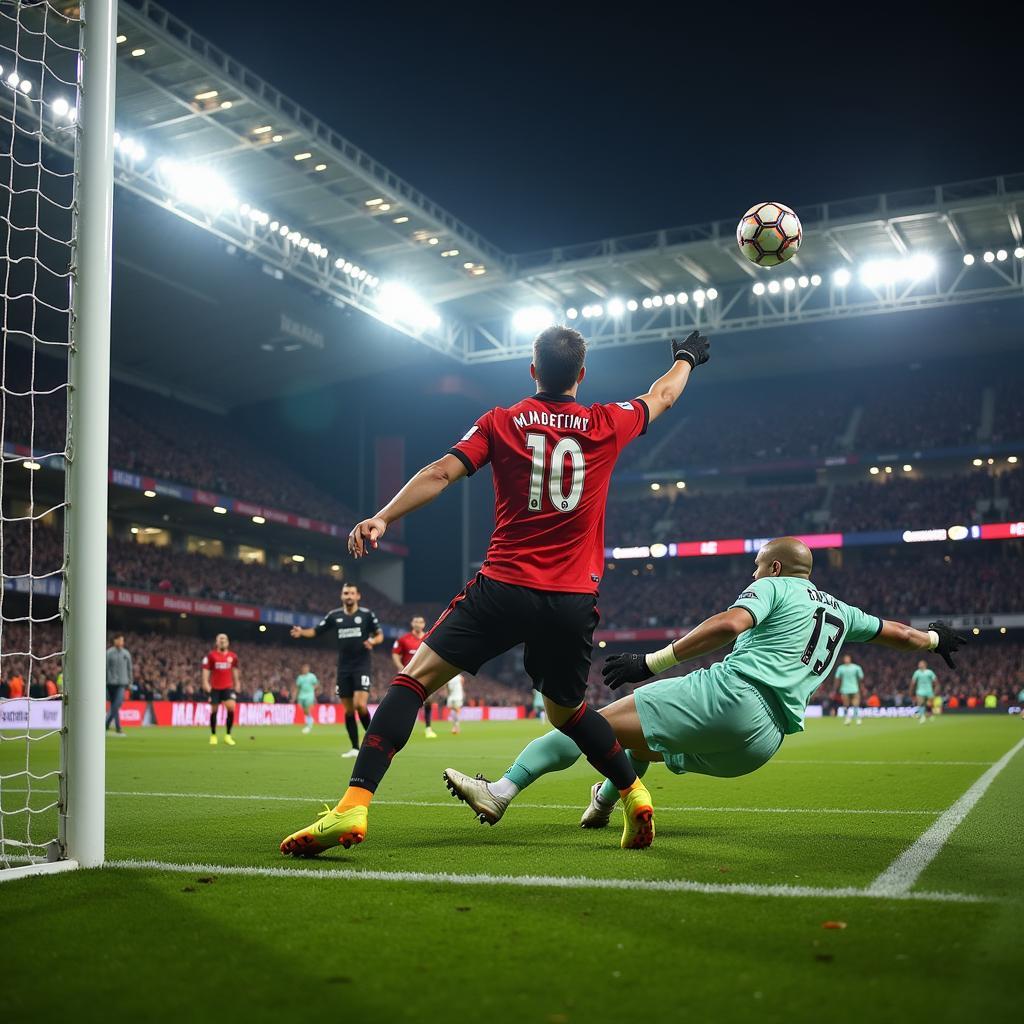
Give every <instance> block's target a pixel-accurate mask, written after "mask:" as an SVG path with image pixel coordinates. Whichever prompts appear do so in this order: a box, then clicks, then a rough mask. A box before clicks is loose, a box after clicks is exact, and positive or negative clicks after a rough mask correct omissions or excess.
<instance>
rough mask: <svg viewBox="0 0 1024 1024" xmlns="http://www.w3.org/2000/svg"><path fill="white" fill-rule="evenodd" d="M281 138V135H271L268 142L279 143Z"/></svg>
mask: <svg viewBox="0 0 1024 1024" xmlns="http://www.w3.org/2000/svg"><path fill="white" fill-rule="evenodd" d="M283 138H284V136H283V135H271V136H270V141H271V142H280V141H281V140H282V139H283Z"/></svg>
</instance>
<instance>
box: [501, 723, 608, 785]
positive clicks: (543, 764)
mask: <svg viewBox="0 0 1024 1024" xmlns="http://www.w3.org/2000/svg"><path fill="white" fill-rule="evenodd" d="M582 756H583V755H582V754H581V753H580V748H579V747H577V746H576V744H575V743H574V742H573V741H572V740H571V739H569V737H568V736H565V735H564V734H562V733H560V732H559V731H558V730H557V729H552V730H551V732H549V733H546V734H545V735H543V736H540V737H538V738H537V739H535V740H534V741H533V742H532V743H530V744H528V745H527V746H526V747H524V748H523V751H522V753H521V754H520V755H519V756H518V757H517V758H516V760H515V763H514V764H513V765H512V767H511V768H509V770H508V771H507V772H505V778H506V779H508V780H509V782H511V783H512V784H513V785H514V786H515V787H516V789H520V790H522V789H526V787H527V786H529V785H530V783H531V782H536V781H537V779H539V778H540V777H541V776H542V775H547V774H548V773H549V772H561V771H565V769H566V768H571V767H572V766H573V765H574V764H575V763H576V762H577V761H578V760H579V759H580V758H581V757H582ZM618 796H619V791H618V790H616V791H615V798H616V799H618Z"/></svg>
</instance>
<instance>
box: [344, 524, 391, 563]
mask: <svg viewBox="0 0 1024 1024" xmlns="http://www.w3.org/2000/svg"><path fill="white" fill-rule="evenodd" d="M387 528H388V524H387V523H385V522H384V520H383V519H379V518H377V517H374V518H372V519H364V520H363V521H362V522H361V523H356V525H355V526H353V527H352V532H351V533H350V534H349V535H348V553H349V554H350V555H351V556H352V557H353V558H362V557H363V555H368V554H369V553H370V552H371V551H373V550H375V549H376V547H377V541H379V540H380V539H381V537H383V536H384V533H385V531H386V530H387Z"/></svg>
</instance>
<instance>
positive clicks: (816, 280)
mask: <svg viewBox="0 0 1024 1024" xmlns="http://www.w3.org/2000/svg"><path fill="white" fill-rule="evenodd" d="M819 284H821V274H811V286H812V287H813V288H817V287H818V285H819Z"/></svg>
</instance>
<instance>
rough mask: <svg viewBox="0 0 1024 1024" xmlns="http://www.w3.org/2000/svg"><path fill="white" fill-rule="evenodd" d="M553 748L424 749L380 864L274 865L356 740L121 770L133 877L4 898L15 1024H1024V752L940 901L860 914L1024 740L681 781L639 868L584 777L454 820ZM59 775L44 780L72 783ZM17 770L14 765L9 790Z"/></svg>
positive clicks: (923, 738) (1003, 725) (293, 735)
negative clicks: (182, 1021) (607, 825)
mask: <svg viewBox="0 0 1024 1024" xmlns="http://www.w3.org/2000/svg"><path fill="white" fill-rule="evenodd" d="M544 728H545V727H544V726H543V725H541V724H539V723H534V722H519V723H510V724H498V723H479V724H468V725H466V726H464V727H463V733H462V735H461V736H458V737H452V736H450V735H449V734H448V733H447V731H446V726H444V725H443V724H442V725H441V726H440V727H439V729H440V738H439V739H437V740H430V741H428V740H425V739H424V738H423V735H422V729H418V730H417V732H416V734H415V736H414V738H413V740H412V741H411V742H410V744H409V746H408V747H407V748H406V750H405V751H403V753H402V754H401V755H399V757H398V758H397V759H396V761H395V764H394V766H393V768H392V771H391V772H390V774H389V775H388V778H387V780H386V781H385V783H384V786H383V787H382V789H381V792H380V798H379V799H378V800H377V801H375V803H374V805H373V808H372V810H371V816H370V831H369V833H368V836H367V841H366V842H365V843H364V844H363V845H362V846H360V847H357V848H355V849H353V850H352V851H350V852H348V853H346V852H345V851H343V850H341V849H339V850H337V851H335V852H332V853H330V854H328V855H325V856H323V857H321V858H319V859H317V860H314V861H308V862H295V861H290V860H286V859H284V858H282V857H281V856H280V854H279V853H278V852H277V843H278V841H279V840H280V838H281V837H283V836H284V835H285V834H286V833H288V832H290V831H292V830H293V829H294V828H296V827H298V826H299V825H302V824H305V823H307V822H308V821H309V820H312V818H313V816H314V815H315V813H316V811H317V810H318V809H319V805H320V804H321V803H322V802H323V801H328V800H329V801H331V802H333V801H334V800H336V799H337V796H338V795H339V794H340V792H341V791H342V789H343V786H344V783H345V780H347V776H348V773H349V770H350V768H351V762H350V761H343V760H341V759H340V758H339V756H338V755H339V753H340V751H341V749H342V748H343V745H344V746H347V744H344V743H343V735H344V731H343V730H342V729H341V728H340V727H339V728H332V729H326V728H325V729H321V730H318V731H316V732H314V733H313V734H312V735H310V736H303V735H301V734H300V733H299V731H298V730H297V729H296V730H294V731H293V730H290V729H289V730H285V729H275V728H265V729H236V731H235V736H236V738H237V740H238V745H237V746H236V747H234V748H229V747H225V746H224V745H223V743H222V744H221V745H219V746H218V747H216V748H212V747H210V746H209V745H208V733H207V732H205V731H201V730H192V729H175V730H170V729H167V730H157V729H144V730H143V729H137V730H133V731H131V732H130V733H129V735H128V736H127V737H126V738H124V739H111V740H109V741H108V744H107V752H108V771H107V778H108V789H109V797H108V804H107V807H108V816H107V855H108V858H109V859H110V860H111V861H112V862H115V863H119V864H123V865H124V866H119V867H108V868H104V869H102V870H99V871H92V872H77V873H69V874H64V875H56V876H51V877H44V878H28V879H23V880H18V881H12V882H10V883H7V884H4V885H3V886H0V927H2V930H3V932H4V933H5V935H6V936H7V944H8V948H10V949H17V950H21V951H23V954H24V955H21V954H19V955H18V956H17V957H15V958H13V959H11V960H10V961H9V963H10V964H11V970H9V971H8V972H7V974H6V979H5V983H4V985H3V986H0V1019H3V1020H11V1021H19V1020H28V1019H47V1018H48V1017H51V1016H54V1015H56V1014H66V1013H68V1012H69V1010H70V1009H71V1008H73V1012H74V1015H75V1017H76V1018H77V1019H79V1020H85V1021H91V1020H103V1021H106V1022H109V1021H110V1020H111V1019H113V1020H127V1019H144V1020H171V1019H175V1018H182V1017H184V1018H186V1019H189V1020H193V1021H197V1020H199V1021H205V1020H208V1019H209V1020H225V1019H229V1020H234V1019H245V1020H247V1021H252V1020H271V1019H275V1020H280V1019H281V1018H282V1017H283V1016H284V1015H288V1016H289V1017H294V1016H295V1015H301V1016H302V1017H308V1016H310V1015H314V1016H316V1017H318V1018H319V1017H321V1016H323V1015H325V1014H326V1015H328V1016H329V1017H330V1018H332V1019H336V1020H342V1021H344V1020H348V1019H359V1020H361V1021H363V1022H368V1021H378V1020H395V1019H399V1020H424V1021H427V1020H431V1021H433V1020H445V1021H448V1020H452V1021H459V1020H476V1019H483V1018H486V1019H489V1020H490V1021H505V1020H509V1021H512V1020H514V1021H516V1022H517V1024H521V1022H524V1021H540V1022H549V1024H569V1022H576V1021H579V1022H584V1021H586V1022H592V1021H604V1020H616V1021H619V1020H629V1019H633V1018H637V1017H645V1018H648V1019H650V1018H652V1017H653V1018H654V1019H672V1020H678V1019H681V1018H685V1017H687V1016H693V1017H695V1018H696V1017H698V1016H708V1015H712V1014H713V1015H714V1016H715V1018H716V1019H718V1020H725V1021H731V1020H738V1019H741V1017H742V1016H743V1015H750V1014H756V1016H757V1019H758V1020H759V1021H775V1020H778V1021H786V1022H791V1021H793V1020H799V1021H803V1020H808V1021H811V1020H813V1021H819V1020H821V1019H822V1018H823V1017H828V1018H829V1019H830V1020H831V1021H847V1020H849V1021H859V1022H860V1021H864V1020H871V1021H889V1020H891V1021H901V1022H906V1021H917V1020H921V1021H947V1020H948V1021H953V1020H958V1021H959V1020H962V1018H963V1017H964V1015H965V1014H968V1013H969V1014H972V1015H975V1016H983V1017H986V1018H987V1019H989V1020H994V1021H998V1020H1009V1019H1011V1017H1012V1018H1013V1019H1017V1018H1016V1015H1017V1012H1018V1010H1019V1000H1020V996H1021V994H1022V988H1024V985H1022V982H1021V971H1020V955H1019V951H1020V948H1021V939H1022V928H1021V924H1020V921H1021V912H1022V910H1024V899H1022V897H1021V891H1020V879H1021V876H1022V869H1024V849H1022V843H1021V835H1022V833H1024V798H1022V795H1021V794H1022V792H1024V750H1022V751H1020V752H1019V753H1018V754H1017V755H1015V756H1014V757H1013V758H1012V759H1011V760H1010V761H1009V762H1008V763H1007V764H1006V766H1005V768H1004V769H1003V770H1002V771H1001V772H1000V773H999V774H998V776H997V777H996V778H995V779H994V781H993V782H992V784H991V786H990V787H989V788H988V790H987V791H986V792H985V794H984V796H983V797H982V798H981V800H980V802H978V803H977V805H976V806H974V807H973V809H971V810H970V813H969V814H968V815H967V817H966V818H965V820H964V821H963V822H962V824H960V825H959V826H958V827H957V828H956V829H955V830H954V831H953V832H952V834H951V835H949V837H948V839H947V840H946V841H945V842H941V841H940V842H939V843H937V844H936V847H935V848H938V852H937V854H936V855H935V856H934V857H933V858H932V859H931V860H930V862H929V863H928V866H927V867H926V868H925V870H924V871H923V873H922V874H921V876H920V878H919V879H917V881H916V883H915V884H914V885H913V887H912V888H911V890H910V895H914V894H918V895H919V894H933V895H932V896H928V897H927V898H913V899H908V898H880V897H869V896H865V895H863V894H861V892H860V890H864V889H866V888H868V887H869V886H871V884H872V882H873V881H874V880H875V879H877V878H878V877H879V875H881V874H882V873H883V872H884V871H885V869H886V868H887V867H888V866H889V865H891V864H892V863H893V861H894V860H896V858H898V857H899V856H900V855H901V853H902V852H903V851H905V850H906V849H907V848H908V847H911V846H912V845H913V844H914V843H915V842H916V841H917V840H919V839H920V837H921V836H922V834H924V833H925V832H926V831H927V830H928V829H929V827H930V826H932V825H933V824H935V823H936V822H940V821H941V817H940V816H941V815H942V814H943V812H945V811H946V810H947V808H949V807H950V806H951V805H953V804H954V803H955V802H956V801H957V800H958V799H959V798H961V797H962V796H963V795H964V794H965V793H966V792H968V791H969V790H970V788H971V787H972V785H973V784H974V783H975V782H976V781H977V780H978V779H979V777H981V776H983V774H984V773H985V772H986V771H987V770H988V769H989V768H990V767H991V765H992V764H993V763H995V762H997V761H999V760H1000V758H1002V757H1003V756H1004V755H1006V754H1007V753H1008V752H1009V751H1010V750H1012V749H1013V748H1014V747H1015V745H1016V744H1017V743H1018V741H1019V740H1020V739H1021V738H1022V736H1024V723H1022V722H1021V721H1020V720H1019V719H1010V718H1001V717H984V718H981V717H979V718H966V717H961V718H956V717H951V716H948V717H946V718H939V719H936V720H934V721H932V722H929V723H928V724H926V725H924V726H921V725H918V724H917V723H916V722H914V721H906V720H897V721H875V720H873V721H869V722H867V723H866V724H865V725H864V726H862V727H859V728H857V727H844V726H842V725H841V724H840V723H839V722H837V721H836V720H825V721H815V722H810V723H809V725H808V731H807V733H805V734H803V735H801V736H794V737H790V738H788V739H787V741H786V743H785V744H784V746H783V748H782V750H781V751H780V753H779V755H778V756H777V757H776V758H775V759H774V760H773V761H772V762H771V763H770V764H769V765H767V766H766V767H765V768H763V769H761V770H760V771H759V772H757V773H755V774H754V775H751V776H747V777H746V778H743V779H735V780H719V779H707V778H702V777H700V776H684V777H675V776H671V775H670V774H669V773H668V772H666V771H665V770H664V769H663V768H662V767H660V766H654V767H652V769H651V770H650V772H649V773H648V775H647V784H648V786H649V788H650V789H651V792H652V794H653V796H654V798H655V801H656V805H657V827H658V836H657V840H656V842H655V846H654V847H653V848H652V849H651V850H648V851H639V852H624V851H621V850H619V849H618V828H617V827H615V828H613V829H608V830H605V831H601V832H588V831H583V830H580V829H579V828H578V821H579V815H580V812H581V811H582V808H583V807H584V806H585V804H586V801H587V798H588V792H587V791H588V785H589V783H590V781H591V780H592V778H593V773H592V770H591V769H590V768H589V766H587V765H586V763H585V762H583V761H581V762H580V763H578V764H577V766H576V767H575V768H574V769H572V770H571V771H568V772H564V773H562V774H560V775H553V776H549V777H548V778H546V779H544V780H542V781H540V782H539V783H537V784H536V785H535V786H534V787H532V788H531V789H529V790H527V791H526V792H525V793H524V794H523V795H522V796H520V798H519V800H518V801H517V802H516V803H515V804H513V806H512V808H511V809H510V810H509V812H508V813H507V814H506V816H505V818H504V820H503V821H502V822H501V823H500V824H499V825H498V826H496V827H495V828H486V827H484V826H481V825H479V824H478V823H477V822H476V821H475V820H474V818H473V817H472V815H471V812H470V811H469V810H468V809H467V808H466V807H465V806H464V805H462V804H460V803H458V802H456V801H455V800H453V799H451V797H450V796H449V795H448V794H447V792H446V790H445V788H444V785H443V782H442V781H441V770H442V769H443V768H445V767H449V766H450V767H455V768H459V769H461V770H462V771H467V772H475V771H483V772H484V773H485V774H487V775H488V777H491V778H493V777H496V776H498V775H500V774H501V772H502V771H503V770H504V769H505V768H506V767H507V765H508V764H509V763H510V762H511V760H512V759H513V757H514V756H515V754H516V753H517V752H518V751H519V749H520V748H521V747H522V746H523V745H524V744H525V743H526V742H528V741H529V740H530V739H532V738H533V737H534V736H536V735H538V734H539V733H540V732H541V731H542V730H543V729H544ZM47 742H48V741H47ZM37 747H39V748H40V749H37V750H34V751H33V755H32V756H33V759H34V760H33V767H34V768H36V767H38V766H39V765H40V763H41V762H42V761H43V760H45V758H46V757H47V756H48V754H50V755H51V756H52V755H53V752H52V751H50V752H48V751H47V750H46V749H45V748H44V746H43V745H41V744H37ZM54 750H55V748H54ZM19 763H20V764H23V763H24V750H23V748H22V746H21V745H20V744H17V743H11V742H8V741H6V740H5V741H4V742H3V743H0V771H5V772H6V771H10V770H11V769H12V767H14V766H16V765H17V764H19ZM2 799H3V806H4V807H5V808H7V809H10V808H11V807H13V806H15V805H18V804H20V803H22V802H23V800H24V796H23V794H20V793H13V792H10V791H8V792H5V793H4V794H2ZM48 799H52V797H47V795H46V794H43V793H39V794H33V802H34V804H35V805H36V806H40V805H41V804H42V803H43V802H45V801H47V800H48ZM22 818H23V816H19V817H17V818H8V819H6V824H5V828H6V830H7V834H8V835H10V834H11V833H12V832H13V831H14V830H16V828H17V827H18V824H17V823H18V821H19V820H21V819H22ZM41 824H42V823H41V822H38V821H37V822H36V824H35V826H34V828H36V827H40V825H41ZM42 831H43V829H42V828H40V833H41V832H42ZM939 847H940V848H939ZM935 848H933V849H932V850H931V853H935ZM925 859H927V851H926V856H925ZM138 862H156V863H157V864H159V865H160V867H155V866H153V867H141V866H138ZM129 864H131V866H129ZM190 865H200V867H191V866H190ZM175 867H178V868H180V869H179V870H172V869H173V868H175ZM421 875H422V876H423V877H420V876H421ZM537 876H543V878H538V877H537ZM612 886H617V887H616V888H613V887H612ZM659 886H660V888H659ZM934 894H938V895H939V896H940V897H942V898H936V897H935V895H934ZM826 925H829V926H826ZM832 925H841V926H842V927H832ZM15 967H16V969H15Z"/></svg>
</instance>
